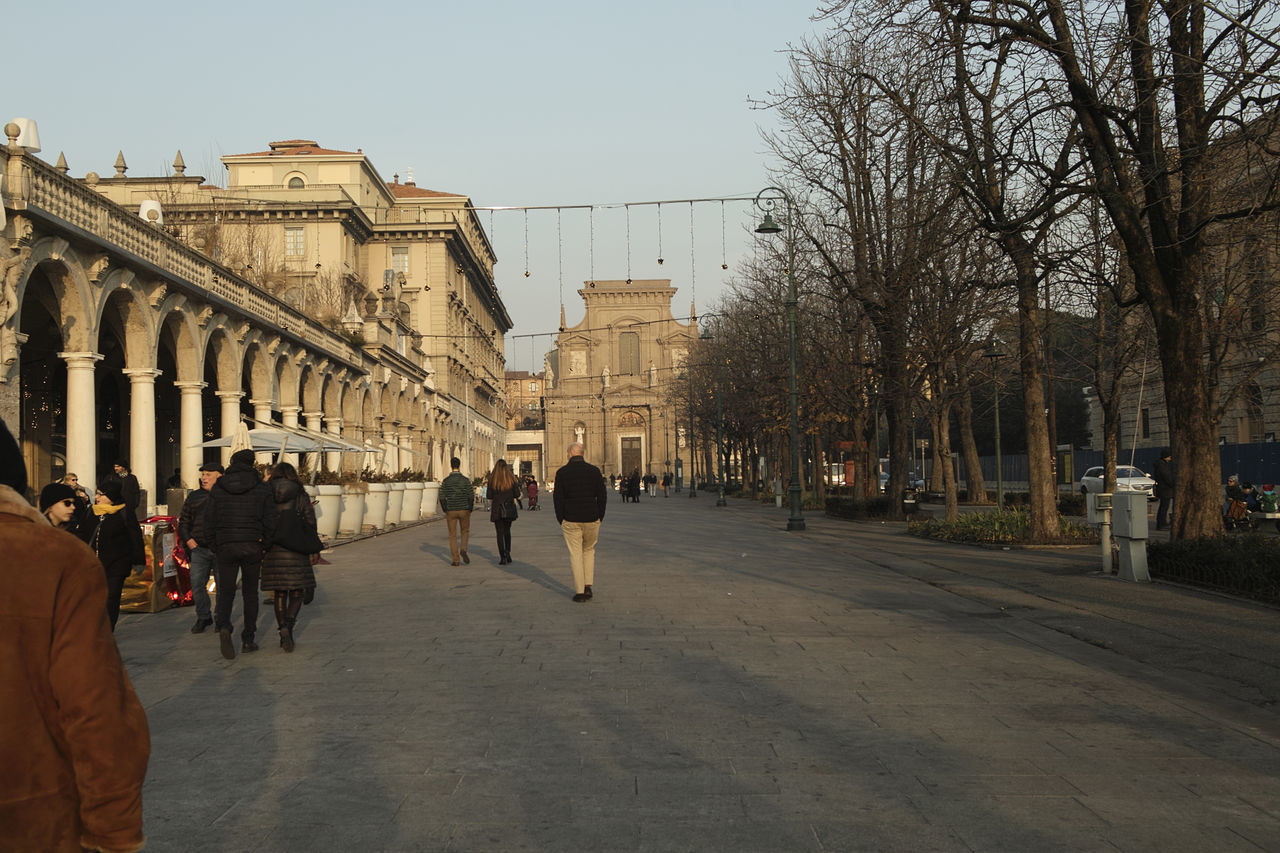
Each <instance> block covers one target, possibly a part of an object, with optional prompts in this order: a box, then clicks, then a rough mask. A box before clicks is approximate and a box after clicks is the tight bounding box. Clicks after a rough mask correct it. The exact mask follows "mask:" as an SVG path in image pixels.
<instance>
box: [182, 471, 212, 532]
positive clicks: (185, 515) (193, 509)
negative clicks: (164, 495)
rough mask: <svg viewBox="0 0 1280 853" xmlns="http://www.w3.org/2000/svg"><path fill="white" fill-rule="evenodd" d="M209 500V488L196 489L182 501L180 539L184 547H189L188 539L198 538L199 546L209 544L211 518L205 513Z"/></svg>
mask: <svg viewBox="0 0 1280 853" xmlns="http://www.w3.org/2000/svg"><path fill="white" fill-rule="evenodd" d="M214 482H217V481H216V480H215V481H214ZM208 502H209V490H208V489H196V490H195V491H193V492H191V493H190V494H188V495H187V499H186V500H185V501H183V502H182V510H181V511H180V512H179V513H178V541H179V542H181V543H182V547H183V548H185V547H187V540H188V539H194V540H196V546H197V547H202V546H205V545H208V544H209V528H208V526H207V525H208V520H209V519H208V516H207V515H206V514H205V510H207V509H208V506H206V504H208Z"/></svg>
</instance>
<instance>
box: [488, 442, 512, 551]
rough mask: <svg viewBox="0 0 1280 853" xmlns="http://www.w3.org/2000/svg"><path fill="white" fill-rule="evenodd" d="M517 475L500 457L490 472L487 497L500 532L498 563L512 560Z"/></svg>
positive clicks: (490, 512) (490, 510)
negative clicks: (512, 531) (512, 525)
mask: <svg viewBox="0 0 1280 853" xmlns="http://www.w3.org/2000/svg"><path fill="white" fill-rule="evenodd" d="M518 488H519V486H518V485H517V484H516V477H515V475H514V474H512V473H511V466H510V465H508V464H507V460H505V459H499V460H498V461H497V462H495V463H494V465H493V471H492V472H490V474H489V485H488V488H487V489H486V490H485V495H484V496H485V497H486V498H488V499H489V502H490V507H489V520H490V521H492V522H493V526H494V529H495V530H496V531H497V533H498V553H499V554H500V555H501V559H499V560H498V565H500V566H501V565H505V564H507V563H510V562H511V522H513V521H515V520H516V514H517V510H516V490H517V489H518Z"/></svg>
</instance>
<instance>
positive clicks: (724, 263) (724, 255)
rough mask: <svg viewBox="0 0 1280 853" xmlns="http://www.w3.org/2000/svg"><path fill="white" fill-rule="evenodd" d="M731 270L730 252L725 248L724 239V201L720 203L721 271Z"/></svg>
mask: <svg viewBox="0 0 1280 853" xmlns="http://www.w3.org/2000/svg"><path fill="white" fill-rule="evenodd" d="M728 268H729V250H728V249H727V248H725V239H724V200H723V199H721V201H720V269H722V270H727V269H728Z"/></svg>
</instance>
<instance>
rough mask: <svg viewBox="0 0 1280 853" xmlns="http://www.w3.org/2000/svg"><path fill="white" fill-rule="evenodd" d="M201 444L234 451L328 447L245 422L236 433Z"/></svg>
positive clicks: (297, 450) (309, 450)
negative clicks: (248, 425) (250, 427)
mask: <svg viewBox="0 0 1280 853" xmlns="http://www.w3.org/2000/svg"><path fill="white" fill-rule="evenodd" d="M242 433H243V434H242ZM200 446H201V447H228V446H230V448H231V452H232V453H235V452H236V451H238V450H252V451H253V452H254V453H314V452H315V451H317V450H325V449H326V448H325V446H324V445H323V444H322V443H321V442H319V441H317V440H315V439H313V438H307V437H306V436H301V435H296V434H294V433H291V432H286V431H285V430H282V429H273V428H272V427H257V428H256V429H246V428H245V427H244V424H241V425H240V426H239V427H237V428H236V431H235V434H233V435H229V436H227V435H224V436H222V437H221V438H215V439H213V440H212V441H206V442H204V443H203V444H201V445H200ZM333 449H335V450H338V449H341V448H339V447H334V448H333Z"/></svg>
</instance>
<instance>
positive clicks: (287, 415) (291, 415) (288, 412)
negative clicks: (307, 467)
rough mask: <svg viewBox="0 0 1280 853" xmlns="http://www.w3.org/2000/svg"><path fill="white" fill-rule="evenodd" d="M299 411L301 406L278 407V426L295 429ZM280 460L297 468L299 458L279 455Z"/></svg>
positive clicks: (292, 454) (289, 454) (287, 454)
mask: <svg viewBox="0 0 1280 853" xmlns="http://www.w3.org/2000/svg"><path fill="white" fill-rule="evenodd" d="M301 411H302V407H301V406H281V407H280V424H281V425H282V426H286V427H289V428H290V429H296V428H297V426H298V413H299V412H301ZM298 440H299V441H301V440H302V439H298ZM287 446H288V445H287V444H286V447H287ZM280 459H281V460H282V461H284V462H288V463H289V464H290V465H292V466H293V467H294V468H297V467H298V459H299V456H298V454H297V453H284V454H281V456H280Z"/></svg>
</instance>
